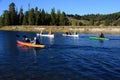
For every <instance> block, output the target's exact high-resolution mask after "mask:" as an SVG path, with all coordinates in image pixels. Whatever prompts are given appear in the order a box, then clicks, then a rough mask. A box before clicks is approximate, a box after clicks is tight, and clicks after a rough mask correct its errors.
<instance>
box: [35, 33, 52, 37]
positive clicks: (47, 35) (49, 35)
mask: <svg viewBox="0 0 120 80" xmlns="http://www.w3.org/2000/svg"><path fill="white" fill-rule="evenodd" d="M36 35H37V36H43V37H54V34H39V33H37V34H36Z"/></svg>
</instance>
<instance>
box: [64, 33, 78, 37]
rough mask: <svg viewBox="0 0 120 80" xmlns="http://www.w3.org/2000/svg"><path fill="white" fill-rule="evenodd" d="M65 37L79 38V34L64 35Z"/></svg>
mask: <svg viewBox="0 0 120 80" xmlns="http://www.w3.org/2000/svg"><path fill="white" fill-rule="evenodd" d="M62 35H63V36H69V37H79V34H62Z"/></svg>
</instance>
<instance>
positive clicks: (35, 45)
mask: <svg viewBox="0 0 120 80" xmlns="http://www.w3.org/2000/svg"><path fill="white" fill-rule="evenodd" d="M17 43H18V44H21V45H24V46H28V47H39V48H44V47H45V45H42V44H31V43H27V42H22V41H19V40H17Z"/></svg>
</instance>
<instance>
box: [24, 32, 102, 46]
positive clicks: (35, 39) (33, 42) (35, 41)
mask: <svg viewBox="0 0 120 80" xmlns="http://www.w3.org/2000/svg"><path fill="white" fill-rule="evenodd" d="M66 34H67V35H70V33H68V32H66ZM76 34H77V33H76ZM99 37H100V38H104V34H103V33H102V32H101V34H100V36H99ZM24 40H25V42H28V43H31V44H40V42H39V40H38V39H37V37H34V39H33V40H31V39H30V38H27V37H25V38H24Z"/></svg>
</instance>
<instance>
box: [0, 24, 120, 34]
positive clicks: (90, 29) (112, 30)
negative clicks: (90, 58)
mask: <svg viewBox="0 0 120 80" xmlns="http://www.w3.org/2000/svg"><path fill="white" fill-rule="evenodd" d="M0 30H6V31H29V32H40V31H41V30H43V31H45V32H49V31H50V30H52V32H69V31H71V32H73V31H76V32H78V33H100V32H103V33H107V34H120V26H4V27H1V28H0Z"/></svg>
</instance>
